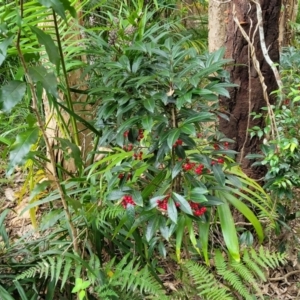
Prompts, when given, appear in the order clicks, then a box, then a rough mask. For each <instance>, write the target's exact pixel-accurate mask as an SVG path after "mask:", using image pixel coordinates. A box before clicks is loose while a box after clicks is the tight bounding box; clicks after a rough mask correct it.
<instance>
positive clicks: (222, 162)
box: [210, 158, 224, 166]
mask: <svg viewBox="0 0 300 300" xmlns="http://www.w3.org/2000/svg"><path fill="white" fill-rule="evenodd" d="M210 164H211V165H212V166H213V165H215V164H220V165H222V164H224V159H223V158H218V159H217V160H212V161H211V163H210Z"/></svg>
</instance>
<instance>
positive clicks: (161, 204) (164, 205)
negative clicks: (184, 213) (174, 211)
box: [157, 195, 180, 210]
mask: <svg viewBox="0 0 300 300" xmlns="http://www.w3.org/2000/svg"><path fill="white" fill-rule="evenodd" d="M169 199H170V195H167V196H166V197H165V198H163V200H157V207H159V208H160V209H162V210H167V208H168V200H169ZM175 205H176V207H179V206H180V203H178V202H176V203H175Z"/></svg>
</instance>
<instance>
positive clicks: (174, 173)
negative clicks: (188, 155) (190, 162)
mask: <svg viewBox="0 0 300 300" xmlns="http://www.w3.org/2000/svg"><path fill="white" fill-rule="evenodd" d="M182 164H183V162H182V161H179V162H177V163H176V164H175V166H174V168H173V169H172V179H174V178H175V177H176V176H177V175H178V173H179V172H180V171H181V170H182Z"/></svg>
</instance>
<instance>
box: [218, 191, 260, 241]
mask: <svg viewBox="0 0 300 300" xmlns="http://www.w3.org/2000/svg"><path fill="white" fill-rule="evenodd" d="M223 195H224V197H225V198H226V199H227V200H228V202H230V203H231V204H232V205H233V206H234V207H235V208H236V209H237V210H238V211H239V212H240V213H242V214H243V215H244V217H245V218H246V219H248V221H249V222H250V223H251V224H252V225H253V227H254V229H255V231H256V233H257V235H258V238H259V241H260V243H262V241H263V239H264V231H263V228H262V226H261V223H260V222H259V220H258V219H257V217H256V216H255V214H254V213H253V212H252V211H251V210H250V209H249V207H248V206H247V205H246V204H245V203H243V202H242V201H241V200H240V199H238V198H236V197H235V196H233V195H231V194H230V193H223Z"/></svg>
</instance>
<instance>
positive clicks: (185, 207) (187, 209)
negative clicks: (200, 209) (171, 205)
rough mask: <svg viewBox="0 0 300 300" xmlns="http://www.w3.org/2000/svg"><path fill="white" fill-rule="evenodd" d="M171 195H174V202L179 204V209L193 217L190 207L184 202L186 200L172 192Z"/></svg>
mask: <svg viewBox="0 0 300 300" xmlns="http://www.w3.org/2000/svg"><path fill="white" fill-rule="evenodd" d="M173 195H174V198H175V200H176V201H177V202H178V203H179V204H180V206H179V208H180V209H181V210H182V211H183V212H185V213H186V214H189V215H193V212H192V209H191V206H190V204H189V203H188V202H187V201H186V199H185V198H184V197H183V196H181V195H179V194H177V193H175V192H173Z"/></svg>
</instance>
